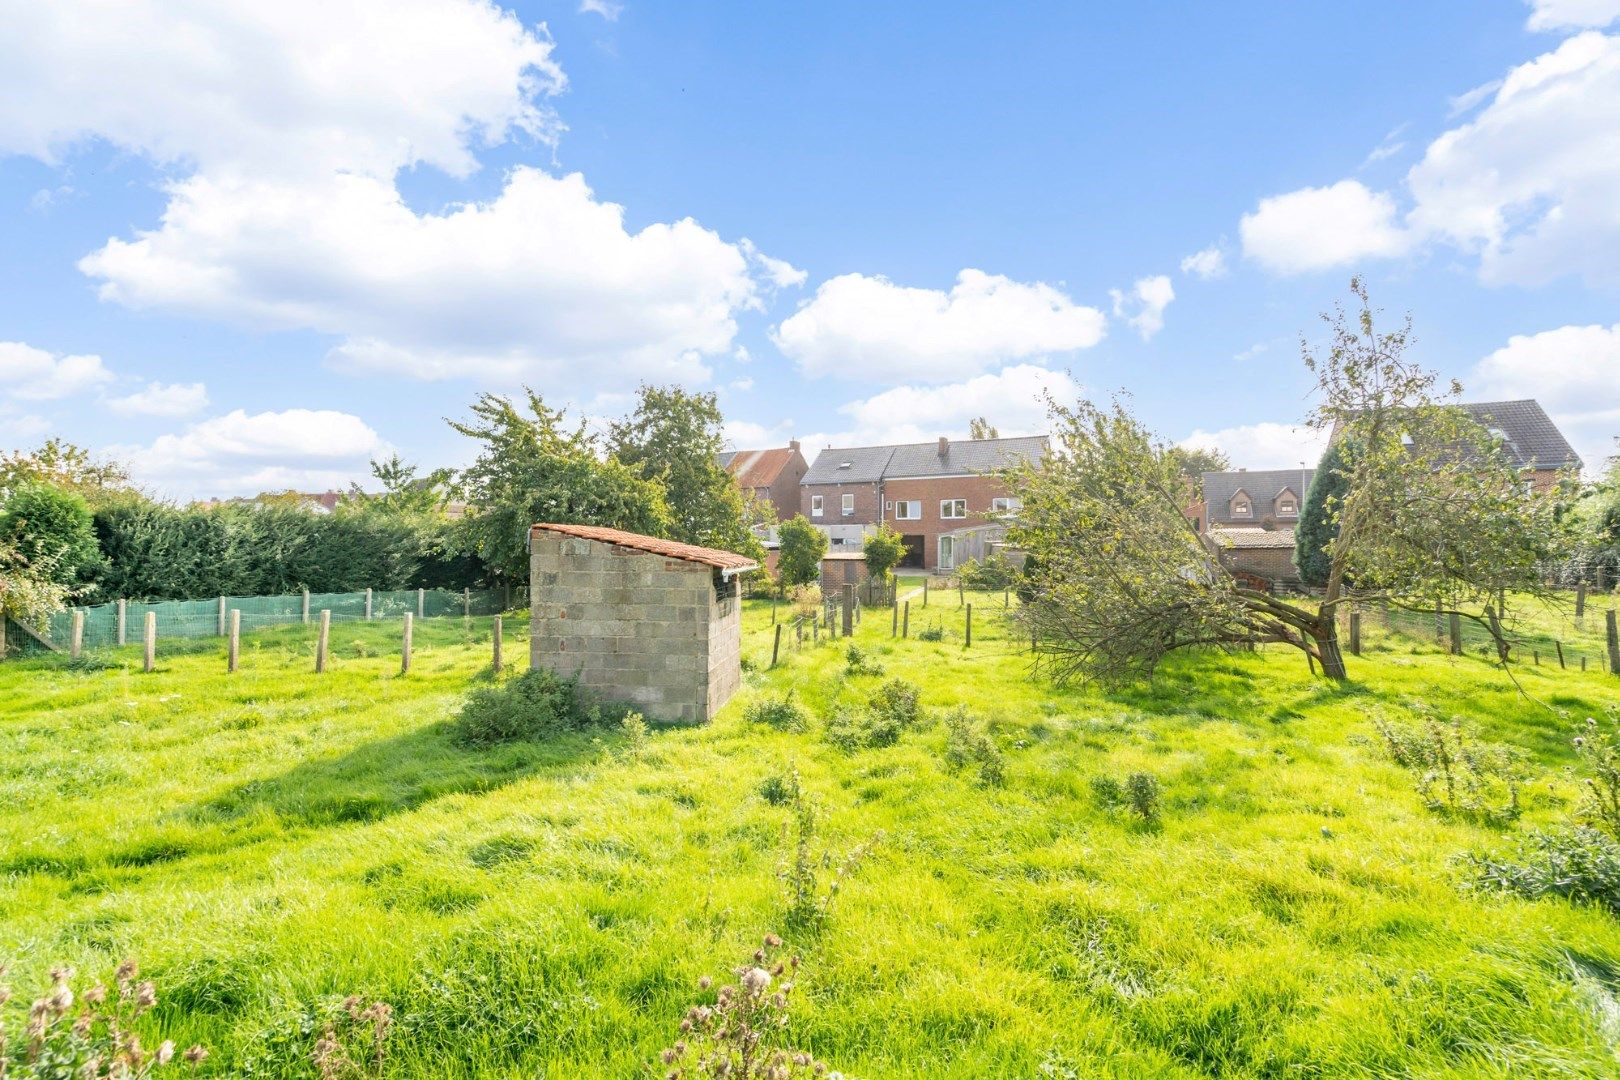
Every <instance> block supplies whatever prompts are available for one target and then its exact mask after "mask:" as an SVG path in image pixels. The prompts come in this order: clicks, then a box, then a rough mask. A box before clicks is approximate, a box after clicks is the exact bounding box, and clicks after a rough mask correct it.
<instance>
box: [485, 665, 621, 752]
mask: <svg viewBox="0 0 1620 1080" xmlns="http://www.w3.org/2000/svg"><path fill="white" fill-rule="evenodd" d="M589 721H590V717H589V716H588V715H587V714H586V713H584V712H583V711H582V710H581V709H580V703H579V687H578V685H577V684H576V683H575V682H574V680H572V679H564V678H562V677H560V676H558V675H557V674H556V673H555V672H551V671H547V670H546V669H545V668H536V669H535V670H533V671H527V672H524V673H523V674H522V675H520V676H518V677H517V678H515V679H510V680H508V681H506V682H505V683H502V684H501V685H499V686H486V687H481V688H479V689H477V690H474V691H473V692H472V693H471V694H470V695H468V697H467V702H466V704H464V705H463V706H462V707H461V712H460V713H459V714H458V715H457V717H456V733H457V736H458V738H459V739H460V741H461V742H462V743H463V744H465V745H467V746H495V745H497V744H500V743H507V742H518V741H522V740H526V739H543V738H547V737H549V736H553V735H559V734H562V733H563V732H567V731H577V730H580V729H581V728H584V727H585V726H586V725H587V724H588V723H589Z"/></svg>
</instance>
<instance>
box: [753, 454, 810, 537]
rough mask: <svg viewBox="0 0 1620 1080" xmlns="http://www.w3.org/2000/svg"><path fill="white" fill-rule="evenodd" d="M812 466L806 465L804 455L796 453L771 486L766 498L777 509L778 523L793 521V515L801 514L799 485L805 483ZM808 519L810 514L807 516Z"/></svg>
mask: <svg viewBox="0 0 1620 1080" xmlns="http://www.w3.org/2000/svg"><path fill="white" fill-rule="evenodd" d="M809 468H810V466H809V465H807V464H805V460H804V455H803V454H799V453H795V454H794V455H793V459H792V460H791V461H789V462H788V463H787V466H786V467H785V468H783V469H782V472H781V473H780V474H779V475H778V476H777V478H776V483H774V484H772V485H771V486H770V490H769V491H768V492H767V493H766V494H765V496H764V497H765V498H767V499H770V500H771V505H772V506H774V507H776V519H777V520H778V521H789V520H792V518H793V515H794V514H797V513H798V512H799V485H800V484H801V483H803V481H804V474H805V473H806V472H807V471H808V470H809ZM805 516H806V517H808V516H809V515H808V513H807V514H806V515H805Z"/></svg>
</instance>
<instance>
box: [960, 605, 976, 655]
mask: <svg viewBox="0 0 1620 1080" xmlns="http://www.w3.org/2000/svg"><path fill="white" fill-rule="evenodd" d="M962 606H963V607H964V608H966V609H967V622H966V624H965V626H966V632H965V633H964V634H963V637H962V648H964V649H969V648H972V647H973V605H972V604H969V603H965V602H964V603H963V605H962Z"/></svg>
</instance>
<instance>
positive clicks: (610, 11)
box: [579, 0, 624, 22]
mask: <svg viewBox="0 0 1620 1080" xmlns="http://www.w3.org/2000/svg"><path fill="white" fill-rule="evenodd" d="M579 13H580V14H581V15H600V16H602V18H604V19H606V20H607V21H608V22H618V21H619V16H620V15H622V14H624V5H623V4H621V3H618V2H617V0H579Z"/></svg>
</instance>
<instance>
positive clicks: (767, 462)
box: [720, 439, 810, 521]
mask: <svg viewBox="0 0 1620 1080" xmlns="http://www.w3.org/2000/svg"><path fill="white" fill-rule="evenodd" d="M720 467H721V468H723V469H725V470H726V472H728V473H730V474H731V478H732V479H733V480H735V481H736V483H737V486H738V487H739V488H741V489H742V491H743V494H744V495H752V496H753V497H754V498H755V499H757V500H759V501H761V502H767V503H770V504H771V507H772V508H773V509H774V510H775V511H776V520H778V521H787V520H789V519H790V518H792V517H793V515H794V514H797V513H798V512H799V484H800V483H802V482H803V480H804V474H805V473H806V472H807V471H808V470H809V468H810V466H809V464H808V463H806V462H805V460H804V454H803V453H802V452H800V450H799V441H798V440H797V439H794V440H793V441H792V442H790V443H788V444H787V445H786V446H784V447H778V448H776V449H773V450H728V451H726V452H725V453H723V454H721V455H720Z"/></svg>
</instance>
